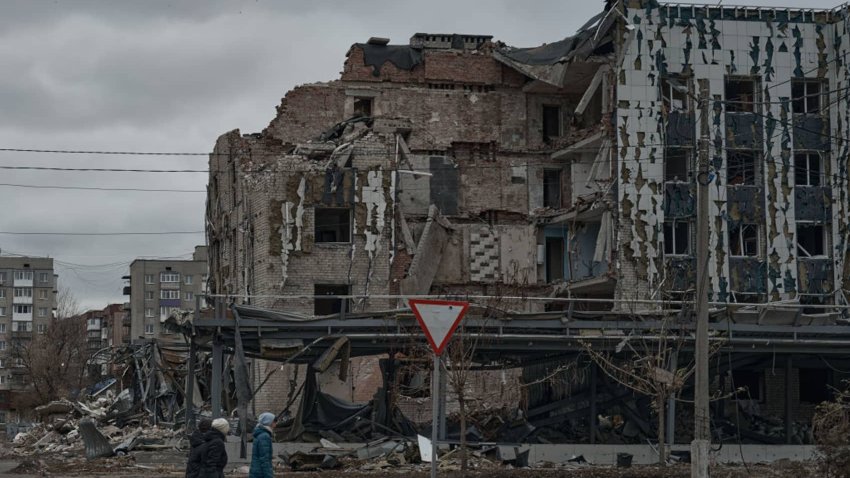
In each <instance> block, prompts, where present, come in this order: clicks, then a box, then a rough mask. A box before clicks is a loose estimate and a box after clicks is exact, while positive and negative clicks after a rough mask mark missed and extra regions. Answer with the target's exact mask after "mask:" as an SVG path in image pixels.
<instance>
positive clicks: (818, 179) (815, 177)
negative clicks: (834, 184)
mask: <svg viewBox="0 0 850 478" xmlns="http://www.w3.org/2000/svg"><path fill="white" fill-rule="evenodd" d="M822 164H823V163H822V161H821V157H820V154H818V153H797V154H795V155H794V184H795V185H797V186H820V185H821V184H823V182H824V181H823V168H822Z"/></svg>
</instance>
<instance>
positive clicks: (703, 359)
mask: <svg viewBox="0 0 850 478" xmlns="http://www.w3.org/2000/svg"><path fill="white" fill-rule="evenodd" d="M708 92H709V90H708V80H706V79H701V80H699V102H700V108H699V109H700V140H699V168H698V173H697V176H696V179H697V297H696V309H697V317H696V319H697V327H696V341H695V344H694V347H695V349H696V350H695V355H696V374H695V390H694V441H693V442H691V456H692V459H693V461H692V465H691V477H693V478H708V449H709V443H710V440H711V436H710V434H709V428H708V425H709V410H708V235H709V233H710V228H709V222H708V184H709V170H708V162H709V159H708V147H709V126H708V111H709V110H708Z"/></svg>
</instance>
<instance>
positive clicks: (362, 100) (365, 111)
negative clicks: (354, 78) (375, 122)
mask: <svg viewBox="0 0 850 478" xmlns="http://www.w3.org/2000/svg"><path fill="white" fill-rule="evenodd" d="M363 116H365V117H369V116H372V98H367V97H355V98H354V117H355V118H359V117H363Z"/></svg>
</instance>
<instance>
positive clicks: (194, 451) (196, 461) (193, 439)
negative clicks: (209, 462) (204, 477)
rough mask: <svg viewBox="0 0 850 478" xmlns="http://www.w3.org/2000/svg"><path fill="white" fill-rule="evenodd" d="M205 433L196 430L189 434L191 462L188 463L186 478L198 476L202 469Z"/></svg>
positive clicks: (196, 477)
mask: <svg viewBox="0 0 850 478" xmlns="http://www.w3.org/2000/svg"><path fill="white" fill-rule="evenodd" d="M204 443H206V441H205V440H204V433H203V432H202V431H200V430H195V431H193V432H192V434H191V435H189V447H190V448H189V462H188V463H187V464H186V478H198V473H199V472H200V471H201V457H202V454H203V451H204V450H203V445H204Z"/></svg>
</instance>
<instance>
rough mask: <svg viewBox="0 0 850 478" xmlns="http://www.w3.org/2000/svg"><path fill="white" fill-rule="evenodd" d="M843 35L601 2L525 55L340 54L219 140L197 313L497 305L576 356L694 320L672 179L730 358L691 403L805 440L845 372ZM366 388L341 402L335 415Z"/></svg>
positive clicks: (786, 15)
mask: <svg viewBox="0 0 850 478" xmlns="http://www.w3.org/2000/svg"><path fill="white" fill-rule="evenodd" d="M848 23H850V11H848V9H847V8H846V7H840V8H836V9H832V10H812V9H805V10H802V9H785V8H755V7H752V8H748V7H726V6H715V5H712V6H694V5H687V6H686V5H679V4H663V3H658V2H655V1H652V0H643V1H637V0H621V1H608V2H605V4H604V8H603V10H602V11H601V12H600V13H599V14H598V15H597V16H595V17H594V18H592V19H591V20H590V21H588V22H587V23H586V24H585V25H584V26H583V27H582V28H581V29H580V30H579V31H578V32H577V33H576V34H575V35H573V36H570V37H567V38H565V39H563V40H560V41H555V42H553V43H549V44H545V45H543V46H540V47H535V48H514V47H509V46H506V45H504V44H502V43H500V42H498V41H494V40H493V39H492V38H491V37H489V36H480V35H463V34H432V33H417V34H415V35H413V36H412V37H411V38H410V40H409V42H407V43H406V44H390V43H389V41H388V40H387V39H383V38H371V39H369V41H368V42H366V43H358V44H355V45H352V46H351V48H350V49H349V50H348V52H347V54H346V59H345V62H344V65H343V71H342V73H341V75H340V78H339V79H338V80H335V81H329V82H323V83H314V84H307V85H302V86H298V87H296V88H294V89H293V90H292V91H290V92H288V93H287V94H286V96H285V97H284V98H283V100H282V102H281V104H280V106H278V108H277V114H276V116H275V117H274V118H273V119H272V121H271V122H270V124H269V125H268V127H267V128H265V129H264V130H263V131H262V132H260V133H254V134H242V133H241V132H240V131H239V130H234V131H231V132H229V133H226V134H224V135H222V136H221V137H219V138H218V141H217V142H216V144H215V148H214V151H213V153H212V154H211V156H210V177H209V195H208V202H207V238H208V244H209V248H210V249H209V261H210V262H209V263H210V277H209V288H210V292H211V294H213V296H217V297H220V298H226V299H228V300H229V301H230V302H234V303H236V304H242V305H251V306H256V307H261V308H264V309H271V310H274V311H278V312H280V313H282V314H294V315H297V316H310V317H328V316H332V317H337V318H341V319H345V317H346V316H347V314H366V315H368V314H369V313H375V312H378V311H392V310H396V309H399V308H404V307H405V306H406V304H405V302H404V301H403V300H400V299H399V298H398V297H399V296H411V295H433V296H452V297H471V299H470V300H471V301H472V302H473V303H474V302H475V300H476V299H475V298H476V297H485V298H493V297H511V298H514V299H511V301H510V303H509V304H508V305H509V308H510V309H511V312H513V313H517V314H537V317H547V318H554V320H558V321H562V322H559V323H558V324H556V326H553V330H559V329H558V327H562V328H565V329H566V332H565V333H566V338H565V339H564V343H565V344H567V343H571V344H572V345H569V346H568V345H563V347H565V348H568V347H573V349H572V350H573V351H576V350H580V347H578V346H577V345H575V343H573V342H570V341H569V336H570V333H571V332H570V330H571V329H572V330H573V331H575V330H584V331H586V332H588V333H587V334H586V335H593V334H595V333H598V332H599V331H600V330H601V331H603V332H602V335H605V334H606V333H609V332H610V333H611V335H614V336H620V337H622V336H623V335H628V334H629V333H631V332H633V331H634V330H635V329H632V328H631V327H632V326H630V325H624V323H623V322H622V321H623V319H628V320H630V321H631V320H637V321H638V322H640V321H642V320H646V321H649V320H654V319H658V317H659V316H664V315H665V314H667V313H668V311H672V312H670V313H673V314H683V315H684V316H685V317H684V319H681V318H680V320H684V321H685V322H689V321H690V322H692V320H693V319H692V317H691V316H690V314H691V313H692V308H691V309H689V308H688V306H687V304H688V302H689V301H693V300H694V290H695V287H696V286H695V274H696V272H695V271H696V267H697V264H696V260H695V253H696V237H695V236H696V210H695V204H696V181H697V180H700V181H710V184H709V190H710V196H709V197H710V220H709V228H710V229H709V230H710V238H709V243H710V251H709V259H708V261H709V262H708V266H707V267H708V277H709V287H708V288H709V291H710V301H711V307H712V323H713V327H714V329H713V330H714V331H715V333H716V334H721V335H723V337H725V339H726V340H728V343H729V344H730V345H729V346H728V347H727V349H725V350H726V352H724V353H727V352H728V353H729V356H730V357H734V360H733V358H730V360H729V364H728V366H726V365H724V366H722V367H721V366H718V367H716V368H715V369H713V373H715V374H716V375H715V379H714V381H713V384H714V386H715V387H721V386H724V385H723V384H726V383H727V382H730V381H731V382H732V383H737V385H738V386H745V387H746V388H747V389H748V391H749V395H748V396H747V398H746V400H745V399H744V398H743V397H742V396H735V397H733V399H731V400H727V402H733V405H734V402H739V403H738V405H741V403H742V402H744V401H746V402H747V404H748V405H747V406H748V407H750V409H753V408H755V409H759V410H760V411H759V412H758V413H762V414H765V415H768V414H769V415H772V416H778V417H780V418H782V419H784V420H785V422H786V423H790V422H791V421H798V420H799V421H805V420H807V419H809V418H810V417H811V413H812V409H813V404H814V403H817V402H818V401H820V400H822V399H824V398H826V397H828V396H829V391H828V390H829V389H828V386H830V385H832V384H836V385H837V384H838V383H839V382H840V380H841V378H842V377H843V375H844V374H842V373H840V372H839V371H838V370H841V369H843V370H847V367H836V366H835V365H841V364H843V363H844V362H845V361H846V357H845V356H844V355H842V352H841V350H842V347H843V346H844V345H843V344H845V341H846V340H847V335H848V332H847V331H846V330H845V327H846V322H845V319H846V317H845V315H846V314H845V310H846V308H847V305H848V304H847V300H846V297H845V292H844V291H845V290H846V289H847V284H846V283H845V276H846V274H847V267H848V262H847V258H848V256H847V254H848V251H847V243H848V242H847V240H848V224H847V222H848V218H850V215H848V207H850V202H848V193H850V191H848V179H847V174H848V173H847V169H848V163H847V158H848V154H847V153H848V152H847V151H845V149H846V148H847V146H846V144H845V141H844V138H845V137H846V136H847V135H848V134H850V131H848V127H850V118H848V117H847V116H848V111H850V109H848V105H850V102H848V99H847V95H846V94H845V93H844V90H845V89H846V88H847V87H848V86H847V84H848V82H850V70H848V69H847V66H846V63H845V61H844V56H843V55H844V53H843V52H844V51H845V50H846V49H847V47H848V46H850V45H847V42H848V41H850V40H848V38H849V37H848V35H847V28H848ZM706 95H707V96H706ZM703 99H705V102H701V100H703ZM705 126H707V128H706V127H705ZM701 141H702V143H701ZM701 144H702V145H703V147H704V148H707V152H706V151H704V152H706V154H707V157H708V158H709V168H710V173H709V174H708V175H707V177H699V178H698V175H697V174H696V171H697V159H698V154H697V153H698V152H699V147H700V145H701ZM322 296H329V298H322ZM340 296H342V297H340ZM349 297H350V298H349ZM515 298H521V299H520V300H515ZM683 311H684V312H683ZM547 314H548V315H547ZM588 318H591V319H592V320H586V319H588ZM582 319H584V320H582ZM560 324H567V325H560ZM606 324H607V325H606ZM647 327H649V326H647ZM608 329H611V330H608ZM258 333H259V332H258ZM499 333H501V332H499ZM529 333H531V332H529ZM618 334H619V335H618ZM736 334H737V335H736ZM602 335H600V336H602ZM733 335H735V337H737V338H735V337H733ZM719 336H720V335H718V337H719ZM305 340H306V339H305ZM506 340H507V339H506ZM260 344H261V345H260V347H263V345H262V342H260ZM732 344H746V345H747V346H750V345H751V346H752V350H751V351H750V352H744V351H743V350H740V349H734V347H733V345H732ZM771 344H772V347H771ZM535 345H536V344H535ZM270 346H271V345H270ZM534 347H535V346H534V345H532V346H528V347H527V348H528V349H529V351H528V353H531V352H533V351H534V350H531V349H534ZM553 350H554V348H553ZM845 350H846V349H845ZM518 353H519V352H518ZM777 353H779V354H780V355H781V358H782V360H780V361H779V365H777ZM771 354H772V355H771ZM260 355H261V356H262V354H260ZM825 356H830V357H829V358H828V359H827V358H825ZM562 360H569V359H562ZM733 363H734V366H733ZM276 366H277V365H263V364H261V363H258V366H256V367H254V368H252V372H251V373H252V380H253V381H254V383H257V382H259V381H261V380H262V378H263V377H264V376H266V373H267V371H268V370H271V369H272V368H274V367H276ZM777 367H778V368H783V367H784V370H785V371H784V372H783V373H781V374H780V373H777V372H776V370H775V369H776V368H777ZM771 370H772V371H773V373H766V372H770V371H771ZM379 378H380V377H379V373H377V372H375V373H372V374H368V373H367V374H364V375H363V376H360V377H356V378H355V379H352V380H354V381H355V382H356V383H354V385H352V386H353V387H356V388H357V389H360V388H361V387H362V388H363V389H364V395H363V396H360V397H359V398H363V397H367V398H368V397H369V396H371V392H372V391H373V389H374V388H375V386H377V384H376V383H374V384H370V383H369V381H370V380H376V381H377V380H379ZM531 379H532V380H533V377H531ZM273 382H276V383H270V385H269V386H267V387H266V388H265V389H264V391H263V394H261V395H258V396H257V401H258V402H260V403H261V404H262V406H278V407H279V406H280V405H282V404H281V403H280V398H279V397H281V396H284V395H282V394H284V393H285V392H286V391H287V390H288V388H287V387H289V385H288V381H287V380H283V379H280V380H277V379H276V380H274V381H273ZM370 385H374V386H371V387H370ZM564 393H567V394H568V392H562V395H561V396H564ZM589 393H590V396H595V393H596V386H595V385H594V386H593V387H592V390H591V391H590V392H589ZM352 395H354V394H352ZM547 397H549V398H550V399H551V397H552V395H547ZM538 398H539V397H538ZM585 399H587V397H585ZM532 401H533V400H532ZM543 404H545V401H543V400H542V399H541V401H540V402H539V403H536V404H531V405H538V406H539V405H543ZM727 405H728V403H727ZM258 407H259V405H258ZM590 408H591V410H595V408H593V406H591V407H590ZM722 409H723V407H722V406H718V408H717V412H718V413H720V415H721V416H722V415H723V413H722ZM550 411H551V410H550ZM589 420H590V421H591V423H593V422H594V421H595V420H596V416H595V414H594V413H592V412H591V413H590V414H589ZM786 426H788V425H786ZM788 431H790V428H786V437H785V438H784V439H785V440H788V441H789V442H790V441H791V434H790V433H788ZM590 440H591V441H593V438H590Z"/></svg>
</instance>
